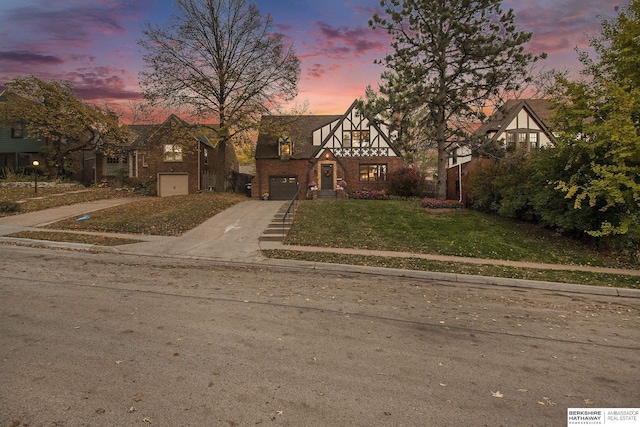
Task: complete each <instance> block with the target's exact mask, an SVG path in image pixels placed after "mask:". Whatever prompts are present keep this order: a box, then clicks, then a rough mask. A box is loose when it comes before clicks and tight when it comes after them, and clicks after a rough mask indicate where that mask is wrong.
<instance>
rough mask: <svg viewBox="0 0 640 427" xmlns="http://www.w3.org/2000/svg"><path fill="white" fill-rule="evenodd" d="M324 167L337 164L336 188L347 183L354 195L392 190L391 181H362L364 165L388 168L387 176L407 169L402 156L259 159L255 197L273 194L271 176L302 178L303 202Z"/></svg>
mask: <svg viewBox="0 0 640 427" xmlns="http://www.w3.org/2000/svg"><path fill="white" fill-rule="evenodd" d="M323 164H331V165H333V178H332V179H333V182H334V189H335V188H336V187H337V185H338V182H340V181H345V182H346V183H347V188H346V192H347V194H348V193H353V192H356V191H363V190H375V191H382V190H386V189H387V188H388V182H387V181H360V165H361V164H381V165H382V164H384V165H387V175H389V174H391V173H393V172H395V171H397V170H400V169H401V168H402V166H403V160H402V158H401V157H382V158H381V157H340V158H335V157H333V156H332V155H331V154H329V158H327V157H321V158H319V159H315V160H314V161H310V160H293V159H290V160H280V159H257V160H256V172H257V174H256V177H255V178H254V179H253V181H252V184H251V197H254V198H260V197H262V195H263V194H265V193H268V192H269V177H271V176H296V177H297V178H298V183H299V187H300V189H301V191H300V199H301V200H304V199H305V198H306V192H307V189H308V187H309V183H310V182H311V181H315V182H316V183H317V184H318V185H320V179H321V178H320V174H321V170H322V165H323Z"/></svg>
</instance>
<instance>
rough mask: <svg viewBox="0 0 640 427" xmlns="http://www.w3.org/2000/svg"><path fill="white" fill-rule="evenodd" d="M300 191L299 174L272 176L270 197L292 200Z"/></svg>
mask: <svg viewBox="0 0 640 427" xmlns="http://www.w3.org/2000/svg"><path fill="white" fill-rule="evenodd" d="M297 192H298V177H297V176H270V177H269V199H271V200H291V199H293V197H294V196H295V195H296V193H297Z"/></svg>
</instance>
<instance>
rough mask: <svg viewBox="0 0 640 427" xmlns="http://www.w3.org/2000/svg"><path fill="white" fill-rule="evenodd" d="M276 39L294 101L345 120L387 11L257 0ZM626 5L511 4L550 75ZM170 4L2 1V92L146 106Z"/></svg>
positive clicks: (597, 1)
mask: <svg viewBox="0 0 640 427" xmlns="http://www.w3.org/2000/svg"><path fill="white" fill-rule="evenodd" d="M255 3H256V4H257V5H258V7H259V8H260V11H261V12H262V13H263V14H267V13H268V14H271V16H272V17H273V20H274V23H275V29H276V31H278V32H280V33H281V34H283V35H284V37H285V39H286V40H287V41H288V42H290V43H293V44H294V47H295V50H296V53H297V55H298V57H299V58H300V60H301V61H302V64H301V65H302V74H301V79H300V83H299V86H298V98H297V100H296V103H298V104H302V103H303V102H305V101H307V102H308V104H309V110H310V112H311V113H314V114H341V113H343V112H344V111H345V110H346V109H347V108H348V107H349V105H350V104H351V103H352V102H353V100H354V99H356V98H360V97H362V96H363V95H364V90H365V88H366V86H367V85H372V86H373V87H374V88H376V87H377V85H378V83H379V77H380V74H381V72H382V71H383V68H382V66H380V65H375V64H373V61H374V60H375V59H379V58H382V57H383V56H384V55H385V54H386V53H387V52H388V51H389V43H388V36H387V34H386V33H385V32H384V31H381V30H377V31H373V30H371V29H370V28H369V27H368V25H367V22H368V20H369V19H370V18H371V16H372V15H373V14H374V13H375V12H381V9H380V7H379V3H378V1H377V0H350V1H339V0H321V1H318V0H257V1H256V2H255ZM623 4H625V3H624V2H623V0H620V1H618V0H614V1H613V2H612V1H606V0H605V1H602V0H538V1H536V2H531V1H529V0H511V1H505V2H504V3H503V8H505V9H507V8H513V9H514V11H515V14H516V22H517V25H518V29H519V30H526V31H531V32H533V38H532V41H531V43H530V44H529V46H528V50H529V51H531V52H533V53H534V54H539V53H540V52H546V53H547V54H548V55H549V57H548V59H547V60H545V61H543V63H542V64H541V66H542V67H543V68H544V69H545V70H550V69H553V68H555V69H570V70H578V69H579V68H580V65H579V63H578V60H577V54H576V52H575V50H574V49H575V48H576V47H579V48H582V49H586V48H587V47H588V39H587V37H586V34H589V35H597V34H598V33H599V29H600V22H601V20H602V18H603V17H604V18H611V17H614V16H615V15H616V10H615V8H616V6H622V5H623ZM174 10H175V9H174V6H173V2H171V1H169V0H138V1H130V0H92V1H88V0H56V1H51V0H3V1H2V2H1V3H0V84H1V83H4V82H7V81H9V80H11V79H13V78H15V77H20V76H27V75H30V74H33V75H35V76H37V77H39V78H42V79H45V80H67V81H70V82H71V83H72V84H73V86H74V89H75V91H76V93H77V94H78V95H79V96H80V97H81V98H84V99H86V100H87V101H89V102H103V101H106V102H107V103H108V104H109V105H110V106H117V105H120V106H121V108H124V107H122V105H126V103H127V102H128V101H129V100H134V101H135V100H139V99H140V88H139V86H138V72H139V71H140V70H141V69H142V67H143V66H144V64H143V61H142V55H141V52H140V51H139V48H138V45H137V44H136V40H137V39H139V38H140V37H141V30H142V26H143V24H144V23H146V22H150V23H154V24H160V25H162V24H164V23H165V22H166V21H167V19H168V17H169V16H170V14H171V13H172V12H173V11H174Z"/></svg>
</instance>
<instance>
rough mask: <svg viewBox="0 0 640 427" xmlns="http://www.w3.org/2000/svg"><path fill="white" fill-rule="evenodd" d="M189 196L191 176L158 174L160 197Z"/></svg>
mask: <svg viewBox="0 0 640 427" xmlns="http://www.w3.org/2000/svg"><path fill="white" fill-rule="evenodd" d="M183 194H189V174H186V173H184V174H170V173H161V174H158V196H160V197H167V196H180V195H183Z"/></svg>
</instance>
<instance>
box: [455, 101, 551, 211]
mask: <svg viewBox="0 0 640 427" xmlns="http://www.w3.org/2000/svg"><path fill="white" fill-rule="evenodd" d="M552 114H553V112H552V110H551V105H550V103H549V101H548V100H546V99H510V100H508V101H507V102H506V103H505V104H504V105H502V106H501V107H500V108H498V109H497V110H496V111H495V112H494V113H493V115H492V116H491V117H490V118H489V120H488V121H487V122H486V123H484V124H483V125H482V126H480V127H479V128H478V129H477V130H476V132H475V133H476V135H482V136H485V137H486V138H488V139H489V140H490V141H495V142H498V143H499V144H500V145H501V146H502V147H503V148H505V149H506V150H507V152H510V151H515V150H525V151H532V150H536V149H538V148H542V147H553V146H555V139H554V136H553V134H552V132H551V131H550V130H549V128H548V124H549V123H548V122H549V119H550V118H551V116H552ZM474 160H476V159H474V158H473V157H472V154H471V150H470V149H469V148H468V147H461V148H458V149H456V150H454V151H453V152H452V153H451V155H450V156H449V167H448V170H447V199H451V200H454V199H455V200H461V201H464V193H465V192H464V187H465V178H466V176H467V175H468V173H469V170H470V168H471V167H472V165H473V164H474Z"/></svg>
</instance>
